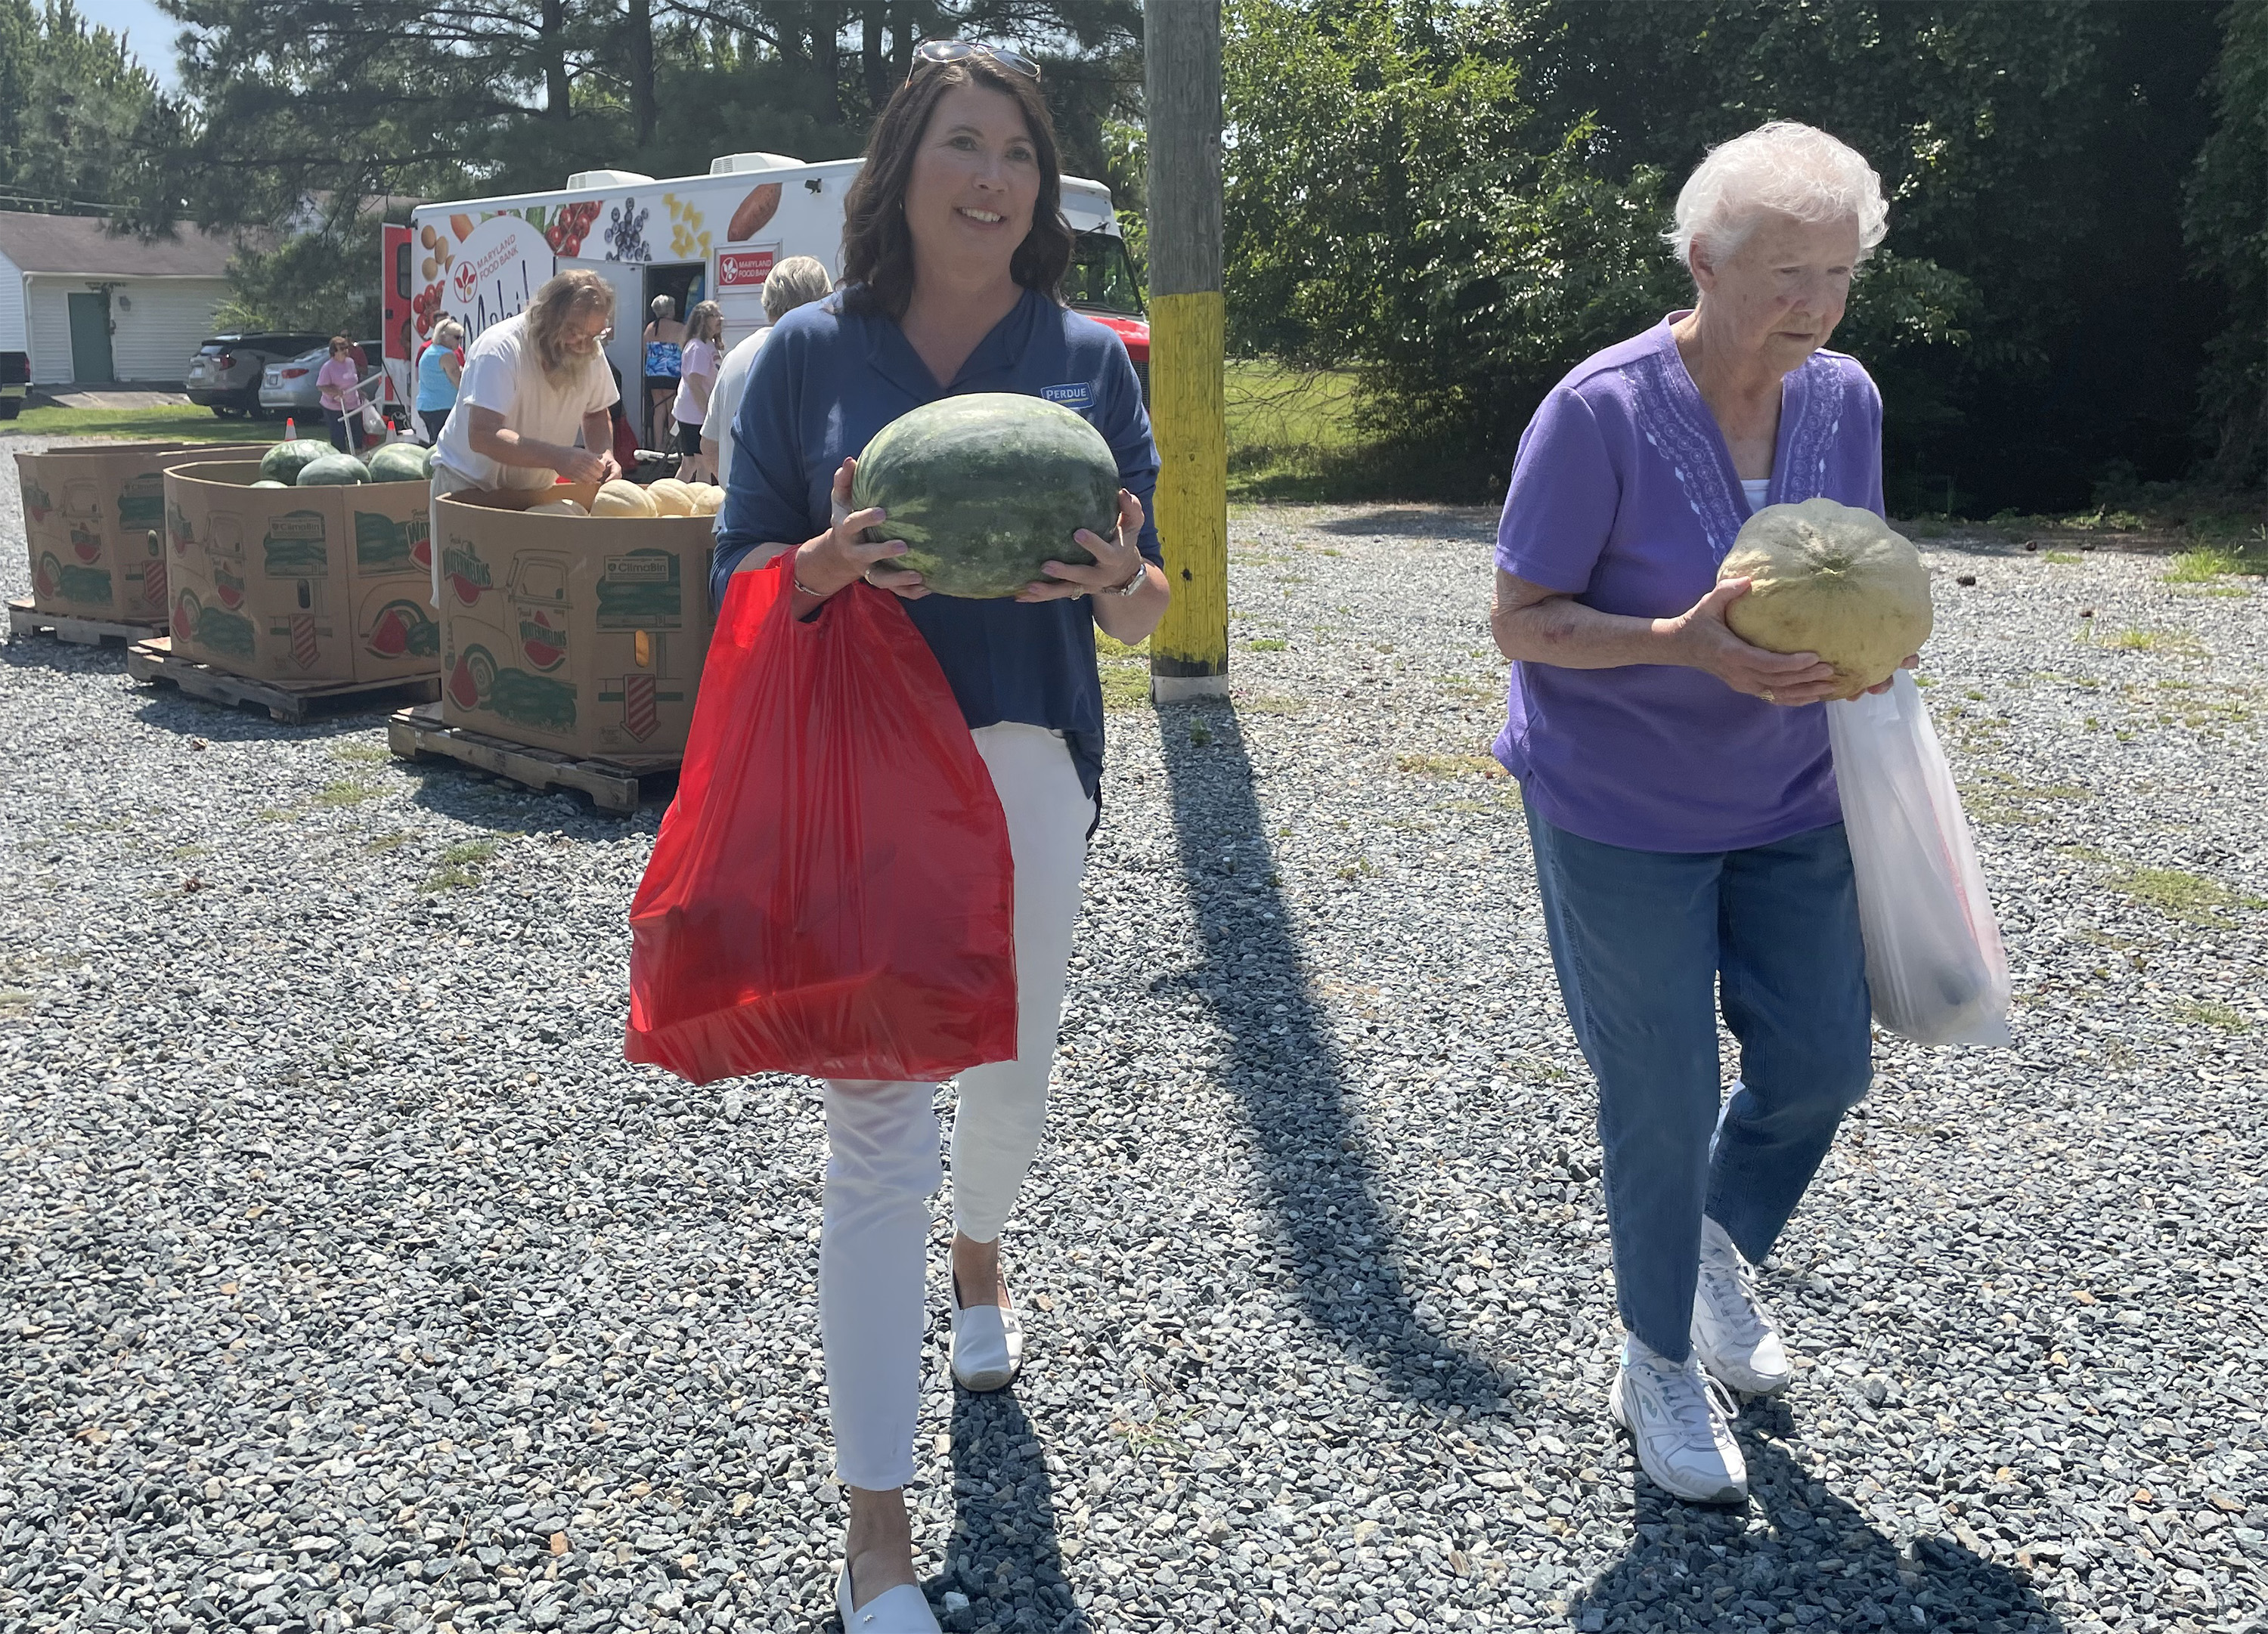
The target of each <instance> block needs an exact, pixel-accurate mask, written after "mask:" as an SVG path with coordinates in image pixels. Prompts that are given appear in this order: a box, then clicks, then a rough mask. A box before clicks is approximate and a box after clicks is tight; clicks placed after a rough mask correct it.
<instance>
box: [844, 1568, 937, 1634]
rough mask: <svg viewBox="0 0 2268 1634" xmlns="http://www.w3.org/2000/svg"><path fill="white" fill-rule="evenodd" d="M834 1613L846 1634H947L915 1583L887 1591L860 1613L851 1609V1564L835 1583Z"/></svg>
mask: <svg viewBox="0 0 2268 1634" xmlns="http://www.w3.org/2000/svg"><path fill="white" fill-rule="evenodd" d="M835 1609H836V1614H837V1615H838V1616H841V1617H842V1619H843V1634H944V1630H941V1629H939V1627H938V1624H937V1613H935V1612H934V1611H932V1610H931V1609H930V1608H929V1596H928V1595H926V1594H923V1593H922V1592H921V1586H919V1585H918V1584H914V1583H901V1584H899V1585H898V1586H897V1587H895V1588H893V1589H885V1590H883V1591H882V1593H880V1594H877V1595H875V1596H874V1598H873V1599H872V1600H870V1601H867V1602H866V1603H865V1605H863V1606H861V1607H859V1608H858V1610H856V1611H853V1610H851V1563H850V1562H849V1561H847V1560H846V1561H844V1562H843V1572H842V1575H841V1576H839V1577H837V1578H836V1579H835Z"/></svg>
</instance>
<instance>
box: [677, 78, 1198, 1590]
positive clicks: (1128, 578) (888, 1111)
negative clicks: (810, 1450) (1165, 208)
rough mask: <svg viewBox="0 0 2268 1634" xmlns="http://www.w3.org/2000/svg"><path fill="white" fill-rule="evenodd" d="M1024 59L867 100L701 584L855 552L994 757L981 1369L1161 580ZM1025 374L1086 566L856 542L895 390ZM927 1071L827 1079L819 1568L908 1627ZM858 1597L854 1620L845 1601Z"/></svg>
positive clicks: (1136, 455)
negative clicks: (1125, 693)
mask: <svg viewBox="0 0 2268 1634" xmlns="http://www.w3.org/2000/svg"><path fill="white" fill-rule="evenodd" d="M1038 80H1039V70H1038V68H1037V67H1036V66H1035V65H1034V64H1032V63H1030V62H1028V61H1027V60H1026V59H1025V58H1023V57H1021V56H1019V55H1016V54H1015V53H1013V52H1011V51H1006V50H1002V49H997V48H985V47H981V46H970V45H968V44H965V43H963V42H961V41H946V42H932V43H929V44H924V46H923V47H921V48H920V49H919V50H918V51H917V54H916V58H915V63H914V70H913V73H912V74H911V75H910V76H909V78H908V79H907V81H906V83H905V85H903V86H902V87H901V88H900V89H899V91H898V92H897V94H896V95H895V97H893V98H892V99H891V100H890V103H889V105H888V107H886V108H884V109H883V111H882V114H881V117H880V119H879V120H878V121H876V123H875V126H874V133H873V138H872V140H871V141H870V142H869V144H868V147H867V153H866V163H865V167H864V168H863V169H862V170H861V171H860V173H859V176H858V181H857V182H856V183H855V184H854V186H853V187H852V188H851V195H850V197H849V199H848V200H847V201H846V204H845V220H844V225H843V276H844V278H845V280H846V283H845V287H844V288H843V290H842V291H840V292H839V293H837V294H836V295H834V296H831V297H829V298H828V299H826V300H824V301H821V302H815V303H814V304H813V305H808V306H804V307H801V308H799V309H798V310H797V311H795V312H793V313H789V314H788V316H787V317H786V318H784V319H783V320H781V321H780V323H779V326H778V327H777V328H775V329H774V330H773V331H772V335H771V339H770V341H768V342H765V345H764V348H763V350H762V351H760V352H759V353H758V354H757V355H756V362H755V370H754V372H753V373H752V374H751V376H750V378H749V381H748V386H747V394H745V396H743V398H742V399H741V403H740V416H739V419H738V422H737V423H736V424H735V426H734V428H733V467H732V470H731V472H730V473H729V474H728V477H727V489H728V494H727V497H726V499H725V510H724V513H723V519H722V526H721V527H720V528H719V530H718V553H717V567H716V574H717V577H716V581H715V585H714V588H715V590H716V591H717V593H718V600H720V601H721V600H722V599H723V592H724V589H725V585H726V582H727V579H728V578H729V576H730V575H731V574H733V572H735V571H740V570H746V569H747V568H751V567H755V566H760V565H762V563H766V562H769V561H770V560H771V559H772V558H773V557H774V556H777V555H778V554H779V553H781V552H782V551H785V550H791V549H792V550H793V551H794V552H795V561H794V563H793V571H794V576H795V596H796V611H797V613H798V614H799V615H804V616H807V615H810V614H811V613H812V612H814V611H815V610H816V609H817V607H819V605H820V604H821V602H822V601H824V600H826V599H827V598H828V596H830V595H833V594H835V593H837V592H839V591H841V590H842V589H843V587H844V586H846V585H849V584H850V583H851V581H852V580H853V579H856V578H861V577H863V578H865V579H866V580H867V581H868V582H869V583H871V584H873V585H878V586H880V587H882V588H884V589H888V590H892V591H895V593H897V594H898V595H900V596H901V597H902V598H904V606H905V609H906V612H907V614H908V615H909V617H910V618H911V619H912V621H913V622H914V624H915V626H916V628H917V629H919V630H920V631H921V632H922V634H923V635H924V637H926V638H927V639H928V641H929V644H930V646H931V648H932V651H935V653H936V654H937V657H938V661H939V667H940V668H941V669H942V670H943V671H944V673H945V676H946V681H947V682H948V683H949V684H950V685H951V686H952V688H953V691H954V698H955V700H956V701H957V702H958V703H960V705H961V713H962V715H963V717H964V718H966V719H967V721H968V725H969V728H970V731H971V732H972V734H973V736H974V737H975V739H976V747H977V750H978V752H979V753H980V754H982V755H983V758H984V762H985V764H986V766H987V767H988V768H989V769H990V772H991V774H992V783H993V787H994V788H995V789H996V790H997V791H998V793H999V797H1000V806H1001V810H1002V812H1003V813H1004V814H1005V816H1006V818H1007V827H1008V841H1009V849H1010V851H1011V853H1012V855H1013V861H1014V866H1015V887H1016V888H1015V901H1016V978H1017V999H1018V1012H1019V1018H1018V1019H1019V1027H1018V1038H1017V1057H1016V1059H1015V1060H1013V1061H1008V1062H1000V1063H997V1064H992V1065H990V1066H983V1067H979V1068H976V1069H975V1070H974V1071H968V1072H965V1073H963V1074H961V1079H960V1098H959V1102H958V1105H957V1107H956V1108H955V1112H954V1130H953V1178H954V1226H955V1232H954V1240H953V1286H954V1300H953V1306H954V1345H953V1371H954V1377H955V1378H957V1379H958V1380H961V1383H962V1385H963V1386H964V1387H968V1388H971V1389H979V1390H983V1389H998V1388H999V1387H1002V1386H1004V1385H1005V1384H1006V1383H1007V1382H1008V1381H1009V1380H1010V1379H1011V1378H1013V1376H1014V1373H1015V1369H1016V1365H1017V1362H1018V1360H1019V1358H1020V1332H1019V1329H1018V1325H1017V1319H1016V1317H1015V1316H1014V1314H1013V1308H1012V1306H1011V1305H1010V1302H1009V1299H1008V1292H1007V1288H1006V1284H1005V1282H1004V1281H1003V1279H1002V1277H1001V1273H1000V1264H999V1234H1000V1231H1001V1229H1002V1227H1003V1226H1005V1224H1006V1222H1007V1218H1008V1215H1009V1212H1010V1210H1011V1208H1012V1207H1013V1203H1014V1201H1015V1196H1016V1191H1017V1189H1018V1188H1019V1186H1020V1184H1021V1183H1022V1181H1023V1177H1024V1174H1025V1172H1026V1171H1027V1169H1028V1168H1029V1167H1030V1165H1031V1161H1032V1158H1033V1156H1034V1154H1035V1152H1037V1150H1038V1147H1039V1139H1040V1132H1041V1126H1042V1122H1043V1121H1044V1118H1045V1115H1046V1109H1047V1092H1048V1073H1049V1066H1050V1064H1051V1063H1052V1062H1053V1059H1054V1056H1055V1047H1056V1029H1057V1021H1058V1019H1059V1017H1060V1013H1061V1010H1062V1005H1063V990H1064V966H1065V964H1066V962H1067V961H1068V960H1069V957H1070V953H1071V929H1072V925H1073V924H1074V923H1075V921H1076V920H1077V918H1078V915H1079V875H1080V872H1081V871H1082V869H1083V868H1084V866H1085V864H1086V836H1087V835H1088V834H1089V833H1090V832H1091V831H1092V829H1093V827H1094V821H1095V818H1096V813H1097V812H1098V809H1099V806H1098V801H1099V799H1100V794H1099V790H1100V780H1101V769H1102V688H1101V682H1100V681H1099V679H1098V677H1097V675H1096V672H1095V662H1094V628H1095V626H1096V625H1098V624H1100V625H1101V627H1102V628H1103V629H1105V630H1107V631H1108V633H1109V634H1111V635H1112V636H1115V637H1117V638H1118V639H1119V640H1121V641H1125V642H1136V641H1140V640H1141V639H1143V638H1144V637H1146V636H1147V635H1149V633H1150V632H1151V631H1152V629H1155V628H1156V627H1157V624H1158V621H1159V620H1160V618H1162V617H1163V616H1164V615H1165V611H1166V603H1167V584H1166V578H1165V574H1164V572H1163V570H1162V568H1161V566H1160V562H1161V557H1160V554H1159V549H1158V541H1157V534H1156V533H1155V531H1154V530H1153V529H1152V526H1150V524H1149V522H1148V521H1147V519H1146V517H1147V512H1148V509H1149V502H1150V499H1151V497H1152V493H1153V492H1154V490H1155V488H1156V484H1157V473H1158V457H1157V452H1156V449H1155V448H1154V446H1153V445H1152V443H1151V440H1150V423H1149V416H1148V415H1147V414H1146V413H1145V411H1144V409H1143V407H1142V394H1141V386H1140V384H1139V382H1138V380H1137V379H1136V378H1135V374H1134V366H1133V364H1131V363H1130V361H1129V360H1128V358H1127V356H1126V351H1125V348H1124V347H1123V345H1122V344H1120V342H1119V341H1118V339H1117V337H1116V335H1112V334H1111V333H1110V331H1108V329H1106V328H1103V327H1102V326H1101V325H1100V324H1097V323H1094V322H1092V321H1091V320H1087V319H1085V318H1081V317H1079V316H1078V315H1076V314H1075V313H1070V312H1067V311H1065V310H1064V307H1063V306H1062V305H1060V304H1059V303H1058V302H1057V298H1056V294H1055V291H1056V287H1057V283H1058V282H1059V281H1060V280H1061V278H1062V276H1063V273H1064V269H1065V268H1066V267H1067V266H1068V265H1069V263H1070V258H1071V231H1070V228H1069V227H1068V226H1067V225H1066V224H1064V219H1063V217H1062V213H1061V210H1060V209H1059V198H1060V191H1061V189H1060V185H1059V172H1058V168H1057V153H1056V142H1055V133H1054V130H1053V128H1052V127H1051V125H1050V123H1049V118H1048V113H1047V107H1046V104H1045V103H1044V102H1042V99H1041V97H1040V92H1039V85H1038ZM968 392H1023V393H1027V394H1031V395H1035V396H1041V397H1046V398H1049V399H1050V400H1052V401H1056V402H1059V403H1062V404H1064V406H1066V407H1068V408H1070V409H1073V410H1075V411H1076V412H1078V413H1079V414H1081V415H1083V416H1086V418H1087V420H1088V421H1090V422H1091V423H1093V424H1094V426H1095V428H1096V429H1097V430H1098V431H1101V433H1102V435H1103V437H1104V438H1105V440H1106V441H1108V443H1109V445H1110V446H1111V448H1112V449H1113V450H1114V451H1115V453H1116V455H1117V459H1118V467H1119V471H1120V474H1121V478H1122V480H1123V483H1124V487H1123V489H1122V491H1121V492H1120V495H1119V519H1118V528H1117V534H1116V538H1112V539H1103V538H1101V537H1098V536H1097V535H1095V534H1090V533H1086V532H1085V531H1081V532H1079V534H1076V535H1075V537H1076V538H1077V540H1078V541H1079V543H1080V544H1081V545H1083V546H1084V547H1085V548H1086V550H1087V551H1089V552H1090V553H1092V555H1093V556H1094V559H1095V561H1094V565H1092V566H1073V565H1069V564H1066V563H1055V562H1051V563H1048V564H1047V572H1048V574H1049V577H1048V578H1045V579H1043V580H1041V581H1039V582H1036V583H1034V584H1032V585H1027V587H1026V588H1025V589H1024V590H1023V591H1022V592H1021V593H1019V594H1018V595H1016V596H1015V597H1013V599H1003V600H988V601H978V600H962V599H960V598H955V597H949V596H941V595H940V596H932V595H931V594H930V593H928V591H927V589H926V588H925V587H924V585H923V584H922V582H921V578H920V576H919V575H918V574H915V573H910V572H906V571H903V570H894V569H892V568H891V567H890V565H889V563H890V558H892V557H893V556H899V555H902V554H903V552H904V549H905V546H904V545H903V544H902V543H901V542H898V541H887V542H880V543H872V544H870V543H867V542H865V532H866V530H867V529H868V528H870V527H884V528H886V527H887V518H886V516H885V514H884V513H883V512H881V511H880V510H865V511H855V512H854V511H851V510H850V509H849V504H850V495H851V473H852V471H853V469H854V467H855V464H856V461H855V459H854V458H853V456H855V455H856V454H857V453H858V450H859V449H861V448H863V447H865V444H866V440H867V438H871V437H872V436H873V434H874V433H875V432H877V431H880V430H881V429H882V427H884V426H885V425H887V424H888V423H890V422H891V421H892V420H895V419H896V418H897V417H898V416H900V415H902V414H904V413H906V412H907V411H908V410H909V409H914V408H917V407H918V406H919V405H921V404H923V403H926V402H932V401H936V400H937V399H939V398H941V397H946V396H952V395H956V394H963V393H968ZM934 1087H935V1086H932V1085H929V1084H880V1083H836V1082H830V1083H829V1084H828V1086H827V1132H828V1166H827V1192H826V1202H825V1207H824V1217H823V1218H824V1224H823V1226H822V1227H821V1238H820V1255H819V1264H820V1270H819V1320H820V1333H821V1344H822V1348H823V1349H824V1351H825V1354H826V1359H827V1380H828V1399H829V1402H830V1408H831V1417H832V1420H833V1424H834V1429H835V1439H836V1473H837V1475H838V1476H839V1477H840V1478H841V1480H842V1482H843V1485H844V1486H845V1487H847V1488H848V1489H849V1490H850V1498H851V1528H850V1536H849V1539H848V1541H847V1543H846V1547H845V1551H844V1552H845V1559H844V1564H843V1574H842V1576H841V1578H840V1579H838V1581H837V1586H836V1595H837V1599H838V1601H839V1609H840V1610H841V1612H842V1614H843V1626H844V1627H845V1628H846V1629H850V1630H857V1631H858V1634H894V1631H895V1630H909V1631H915V1634H929V1631H930V1630H934V1629H935V1628H936V1626H937V1624H936V1622H935V1620H934V1618H933V1616H932V1613H931V1611H930V1608H929V1603H928V1601H926V1599H924V1596H923V1594H922V1591H921V1589H920V1587H919V1586H918V1585H917V1579H916V1574H915V1571H914V1564H913V1549H912V1542H911V1533H910V1529H909V1526H908V1522H907V1518H906V1513H905V1506H904V1501H903V1498H902V1492H901V1490H900V1489H902V1487H903V1486H904V1484H905V1483H907V1482H908V1481H909V1480H910V1479H911V1478H912V1476H913V1473H914V1462H913V1439H914V1431H915V1424H916V1419H917V1407H918V1403H919V1394H920V1373H921V1368H920V1363H921V1344H922V1333H923V1328H924V1322H923V1287H924V1267H923V1254H924V1244H925V1242H926V1240H927V1234H928V1228H929V1208H928V1204H927V1202H926V1199H927V1197H928V1196H929V1195H930V1193H932V1192H933V1191H935V1190H937V1189H939V1185H940V1184H941V1181H942V1177H941V1175H940V1174H939V1167H938V1138H937V1120H936V1115H935V1113H934V1111H933V1110H932V1102H933V1092H934ZM854 1612H855V1615H856V1621H855V1622H854V1621H853V1616H854Z"/></svg>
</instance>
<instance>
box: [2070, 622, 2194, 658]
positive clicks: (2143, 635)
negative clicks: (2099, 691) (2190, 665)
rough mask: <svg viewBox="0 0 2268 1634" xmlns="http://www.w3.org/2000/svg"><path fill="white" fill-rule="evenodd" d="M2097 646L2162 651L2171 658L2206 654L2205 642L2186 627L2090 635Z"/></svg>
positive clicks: (2116, 649)
mask: <svg viewBox="0 0 2268 1634" xmlns="http://www.w3.org/2000/svg"><path fill="white" fill-rule="evenodd" d="M2080 639H2082V640H2088V639H2091V640H2093V641H2094V642H2095V644H2096V645H2097V646H2103V647H2108V648H2110V650H2111V651H2113V652H2160V653H2163V654H2165V655H2166V656H2168V657H2169V658H2184V659H2195V658H2203V657H2205V643H2203V642H2202V641H2199V640H2198V638H2197V637H2195V636H2192V635H2191V634H2190V633H2189V631H2187V630H2185V629H2122V630H2120V631H2119V632H2118V633H2117V635H2115V636H2110V637H2101V636H2095V637H2088V636H2085V635H2082V636H2081V637H2080Z"/></svg>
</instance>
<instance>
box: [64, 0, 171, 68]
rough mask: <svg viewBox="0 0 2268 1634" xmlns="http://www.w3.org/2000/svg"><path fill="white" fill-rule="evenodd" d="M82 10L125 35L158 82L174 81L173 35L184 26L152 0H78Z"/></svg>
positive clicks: (83, 15) (87, 16)
mask: <svg viewBox="0 0 2268 1634" xmlns="http://www.w3.org/2000/svg"><path fill="white" fill-rule="evenodd" d="M78 13H79V15H80V16H81V17H84V18H86V19H87V21H89V22H91V23H99V24H100V25H101V26H103V27H105V28H107V29H109V30H110V31H111V32H112V33H122V34H124V35H125V36H126V44H127V48H128V49H129V50H130V51H132V52H133V54H134V55H136V56H137V57H139V58H141V60H142V63H143V65H144V67H146V68H148V69H149V70H150V71H151V73H153V74H155V75H156V76H157V77H158V83H159V84H160V85H168V86H170V85H173V36H174V35H175V34H177V33H180V27H181V26H180V24H179V23H177V22H175V21H174V20H173V18H170V17H167V16H166V14H165V13H164V12H163V11H159V10H158V8H157V6H156V5H154V4H151V0H78Z"/></svg>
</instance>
